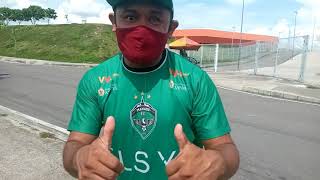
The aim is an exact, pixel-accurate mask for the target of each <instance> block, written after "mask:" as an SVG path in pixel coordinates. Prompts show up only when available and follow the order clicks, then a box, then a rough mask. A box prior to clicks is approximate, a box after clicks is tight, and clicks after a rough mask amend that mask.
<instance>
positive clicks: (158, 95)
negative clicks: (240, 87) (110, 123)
mask: <svg viewBox="0 0 320 180" xmlns="http://www.w3.org/2000/svg"><path fill="white" fill-rule="evenodd" d="M108 116H114V117H115V122H116V127H115V131H114V135H113V140H112V143H113V144H112V153H113V154H114V155H115V156H116V157H118V158H119V160H120V161H121V162H122V163H123V164H124V166H125V171H124V172H123V173H122V174H121V175H120V177H119V178H118V179H120V180H122V179H124V180H130V179H132V180H133V179H139V180H144V179H157V180H162V179H167V178H168V177H167V176H166V172H165V165H166V164H167V163H168V162H169V161H170V160H172V159H174V158H175V157H176V156H177V155H178V153H179V148H178V145H177V142H176V140H175V137H174V128H175V126H176V125H177V124H178V123H180V124H182V126H183V130H184V132H185V133H186V135H187V137H188V139H189V140H190V141H191V142H194V143H195V144H197V145H198V146H201V141H202V140H207V139H212V138H216V137H219V136H223V135H225V134H228V133H229V132H230V127H229V123H228V121H227V118H226V114H225V112H224V109H223V105H222V103H221V100H220V97H219V94H218V91H217V89H216V87H215V86H214V84H213V82H212V80H211V79H210V77H209V76H208V75H207V73H206V72H204V71H203V70H201V69H200V68H199V67H197V66H195V65H193V64H192V63H190V62H189V61H187V60H186V59H184V58H183V57H181V56H180V55H178V54H175V53H173V52H170V51H168V50H166V57H165V60H164V61H163V63H162V64H161V65H160V66H159V67H158V68H157V69H155V70H153V71H151V72H145V73H137V72H133V71H130V70H129V69H127V68H126V67H125V66H124V64H123V60H122V55H121V54H119V55H116V56H114V57H113V58H111V59H109V60H107V61H106V62H104V63H102V64H100V65H99V66H97V67H95V68H93V69H91V70H89V71H88V72H87V73H86V74H85V75H84V76H83V78H82V80H81V81H80V83H79V86H78V93H77V97H76V101H75V105H74V109H73V113H72V117H71V120H70V124H69V127H68V130H69V131H77V132H82V133H87V134H92V135H95V136H98V135H99V133H100V129H101V127H102V126H103V124H104V123H105V120H106V119H107V117H108Z"/></svg>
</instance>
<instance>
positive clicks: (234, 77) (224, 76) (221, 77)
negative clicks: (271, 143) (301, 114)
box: [204, 52, 320, 104]
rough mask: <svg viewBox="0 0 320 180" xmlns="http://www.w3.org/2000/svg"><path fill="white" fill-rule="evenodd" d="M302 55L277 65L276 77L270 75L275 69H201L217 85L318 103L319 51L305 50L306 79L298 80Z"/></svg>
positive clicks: (319, 91)
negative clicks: (256, 71)
mask: <svg viewBox="0 0 320 180" xmlns="http://www.w3.org/2000/svg"><path fill="white" fill-rule="evenodd" d="M300 66H301V55H299V56H296V57H295V58H294V59H293V60H289V61H287V62H285V63H283V64H281V65H279V66H278V68H277V74H276V76H277V77H272V76H273V72H274V68H273V67H266V68H259V69H258V75H253V70H244V71H240V72H238V71H234V72H232V71H228V72H218V73H214V70H213V68H204V70H205V71H207V72H208V74H209V75H210V76H211V78H212V79H213V80H214V82H215V84H216V85H217V86H220V87H224V88H229V89H234V90H239V91H245V92H249V93H254V94H260V95H265V96H272V97H277V98H282V99H288V100H294V101H302V102H308V103H315V104H320V53H319V52H313V53H308V55H307V62H306V69H305V79H304V82H303V83H302V82H299V81H298V77H299V74H300Z"/></svg>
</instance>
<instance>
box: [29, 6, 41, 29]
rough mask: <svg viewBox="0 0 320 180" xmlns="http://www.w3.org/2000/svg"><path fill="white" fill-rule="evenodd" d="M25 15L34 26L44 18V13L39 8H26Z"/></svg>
mask: <svg viewBox="0 0 320 180" xmlns="http://www.w3.org/2000/svg"><path fill="white" fill-rule="evenodd" d="M27 15H28V18H30V19H31V23H32V24H33V25H35V24H36V23H37V21H39V20H40V19H43V18H44V17H45V11H44V9H42V8H41V7H40V6H29V7H28V8H27Z"/></svg>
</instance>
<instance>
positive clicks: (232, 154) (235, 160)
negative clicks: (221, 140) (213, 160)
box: [213, 143, 240, 180]
mask: <svg viewBox="0 0 320 180" xmlns="http://www.w3.org/2000/svg"><path fill="white" fill-rule="evenodd" d="M213 150H216V151H219V152H220V153H221V155H222V156H223V159H224V160H225V164H226V169H225V173H224V175H223V176H222V177H220V178H219V180H228V179H230V178H231V177H232V176H233V175H234V174H235V173H236V172H237V170H238V168H239V163H240V159H239V151H238V149H237V147H236V146H235V145H234V144H231V143H230V144H221V145H219V146H216V147H215V148H214V149H213Z"/></svg>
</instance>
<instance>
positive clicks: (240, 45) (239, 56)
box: [238, 0, 244, 71]
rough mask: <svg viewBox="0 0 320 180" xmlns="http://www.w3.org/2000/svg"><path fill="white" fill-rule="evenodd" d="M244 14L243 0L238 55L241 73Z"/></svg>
mask: <svg viewBox="0 0 320 180" xmlns="http://www.w3.org/2000/svg"><path fill="white" fill-rule="evenodd" d="M243 13H244V0H242V15H241V30H240V43H239V54H238V71H240V59H241V47H242V31H243Z"/></svg>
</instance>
